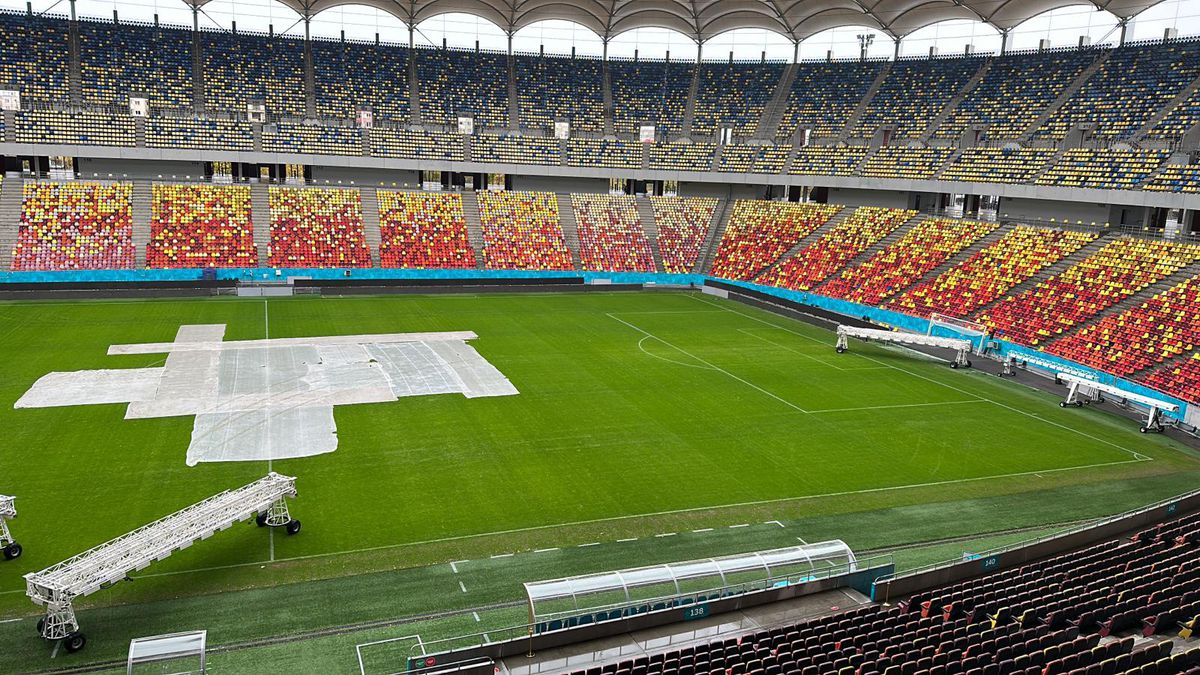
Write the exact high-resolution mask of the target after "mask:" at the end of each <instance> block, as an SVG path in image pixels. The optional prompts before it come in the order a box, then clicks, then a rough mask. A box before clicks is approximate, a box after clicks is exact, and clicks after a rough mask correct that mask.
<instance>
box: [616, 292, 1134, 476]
mask: <svg viewBox="0 0 1200 675" xmlns="http://www.w3.org/2000/svg"><path fill="white" fill-rule="evenodd" d="M688 297H690V298H692V299H694V300H696V301H697V302H703V303H704V304H706V305H712V306H713V307H720V308H721V309H723V310H725V311H726V312H731V313H733V314H737V315H738V316H744V317H746V318H747V319H750V320H751V321H757V322H759V323H761V324H763V325H766V326H772V327H774V328H778V329H779V330H784V331H787V332H789V333H792V334H794V335H798V336H800V337H802V338H804V339H806V340H812V341H813V342H818V343H820V344H827V345H831V346H832V345H833V343H832V342H825V341H824V340H818V339H817V338H814V337H811V336H809V335H805V334H803V333H801V332H799V331H795V330H792V329H791V328H787V327H785V326H780V325H778V324H774V323H771V322H770V321H765V320H763V319H760V318H758V317H757V316H752V315H750V314H746V313H744V312H739V311H737V310H736V309H732V308H729V307H725V306H723V305H719V304H717V303H715V302H709V301H708V300H705V299H704V298H699V297H696V296H694V295H693V296H688ZM619 320H620V319H618V321H619ZM855 356H858V357H860V358H863V359H866V360H868V361H871V362H872V363H876V364H879V365H881V366H885V367H887V368H891V369H892V370H898V371H900V372H902V373H905V374H908V375H912V376H913V377H916V378H919V379H922V380H925V381H926V382H932V383H934V384H937V385H941V386H943V387H945V388H947V389H951V390H954V391H957V392H958V393H960V394H966V395H967V396H974V397H976V398H978V399H980V400H982V401H987V402H988V403H991V404H992V405H996V406H999V407H1001V408H1005V409H1007V410H1011V411H1012V412H1015V413H1018V414H1021V415H1024V416H1026V417H1031V418H1033V419H1035V420H1038V421H1040V422H1045V423H1046V424H1050V425H1052V426H1056V427H1058V428H1059V429H1063V430H1065V431H1070V432H1072V433H1075V434H1078V435H1080V436H1083V437H1084V438H1090V439H1092V440H1093V441H1097V442H1099V443H1103V444H1104V445H1107V446H1109V447H1112V448H1116V449H1117V450H1120V451H1122V452H1125V453H1128V454H1130V455H1132V456H1133V458H1134V459H1133V460H1131V461H1134V462H1150V461H1153V459H1152V458H1150V457H1147V456H1145V455H1143V454H1141V453H1140V452H1134V451H1133V450H1130V449H1129V448H1124V447H1121V446H1119V445H1117V444H1116V443H1113V442H1111V441H1106V440H1104V439H1103V438H1098V437H1096V436H1093V435H1091V434H1089V433H1087V432H1086V431H1080V430H1078V429H1072V428H1071V427H1068V426H1066V425H1063V424H1059V423H1058V422H1054V421H1052V420H1048V419H1046V418H1044V417H1039V416H1037V415H1035V414H1033V413H1030V412H1026V411H1024V410H1020V409H1018V408H1014V407H1012V406H1010V405H1006V404H1004V403H999V402H997V401H993V400H992V399H990V398H987V397H986V396H980V395H979V394H976V393H975V392H973V391H967V390H965V389H960V388H958V387H956V386H954V385H952V384H946V383H945V382H941V381H939V380H935V379H933V378H931V377H926V376H925V375H921V374H920V373H914V372H912V371H911V370H905V369H904V368H901V367H900V366H897V365H895V364H892V363H884V362H883V361H880V360H878V359H875V358H871V357H870V356H867V355H865V354H855ZM1127 463H1129V462H1109V464H1127ZM1101 466H1103V465H1101ZM1078 468H1092V467H1091V466H1086V467H1078ZM1059 470H1061V469H1054V471H1059ZM1027 475H1028V474H1027Z"/></svg>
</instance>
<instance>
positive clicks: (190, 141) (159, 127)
mask: <svg viewBox="0 0 1200 675" xmlns="http://www.w3.org/2000/svg"><path fill="white" fill-rule="evenodd" d="M253 133H254V128H253V127H252V126H251V125H250V123H249V122H240V121H234V120H219V119H183V118H178V119H177V118H173V117H151V118H149V119H147V120H146V147H149V148H178V149H186V150H234V151H239V152H250V151H251V150H253V149H254V138H253Z"/></svg>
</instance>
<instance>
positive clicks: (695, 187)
mask: <svg viewBox="0 0 1200 675" xmlns="http://www.w3.org/2000/svg"><path fill="white" fill-rule="evenodd" d="M731 188H732V190H733V199H762V198H763V197H764V195H766V193H767V183H766V182H765V179H764V182H763V184H762V185H725V184H722V183H698V182H695V181H688V182H686V183H680V184H679V194H680V196H683V197H717V198H718V199H725V197H727V196H729V191H730V189H731Z"/></svg>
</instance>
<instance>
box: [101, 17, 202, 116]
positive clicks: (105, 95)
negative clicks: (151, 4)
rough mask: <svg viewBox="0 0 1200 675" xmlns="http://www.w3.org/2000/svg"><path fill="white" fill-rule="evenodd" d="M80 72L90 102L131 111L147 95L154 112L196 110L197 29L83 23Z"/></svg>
mask: <svg viewBox="0 0 1200 675" xmlns="http://www.w3.org/2000/svg"><path fill="white" fill-rule="evenodd" d="M79 69H80V79H81V87H80V89H81V93H82V94H83V100H84V102H85V103H92V104H96V105H112V106H117V107H122V108H126V109H128V108H127V107H126V106H128V105H129V97H130V96H142V97H144V98H146V99H147V100H148V101H149V103H150V107H151V109H152V110H156V109H159V108H181V109H190V108H192V95H193V89H192V35H191V31H188V30H184V29H181V28H155V27H154V26H140V25H137V24H127V23H125V24H120V25H116V24H114V23H112V22H111V21H105V22H94V21H80V22H79Z"/></svg>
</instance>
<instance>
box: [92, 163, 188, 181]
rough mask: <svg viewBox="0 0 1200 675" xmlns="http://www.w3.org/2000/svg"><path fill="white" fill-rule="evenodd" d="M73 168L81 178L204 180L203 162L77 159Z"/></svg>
mask: <svg viewBox="0 0 1200 675" xmlns="http://www.w3.org/2000/svg"><path fill="white" fill-rule="evenodd" d="M75 168H76V169H77V170H78V171H79V175H80V176H81V177H82V178H93V177H95V178H101V179H107V178H108V177H109V174H112V177H113V178H131V179H143V180H145V179H153V180H157V179H158V177H159V176H162V177H163V178H164V179H175V180H180V181H182V180H186V179H185V176H191V177H192V178H191V179H192V180H200V179H203V178H204V162H188V161H172V160H140V159H120V158H101V157H79V158H77V159H76V160H75ZM92 174H98V175H97V176H92Z"/></svg>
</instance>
